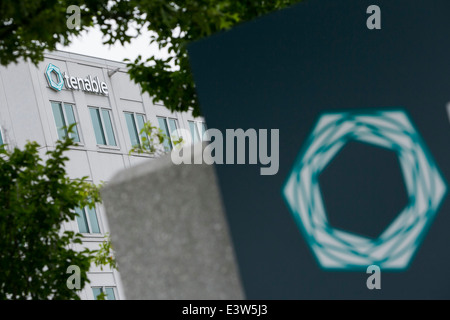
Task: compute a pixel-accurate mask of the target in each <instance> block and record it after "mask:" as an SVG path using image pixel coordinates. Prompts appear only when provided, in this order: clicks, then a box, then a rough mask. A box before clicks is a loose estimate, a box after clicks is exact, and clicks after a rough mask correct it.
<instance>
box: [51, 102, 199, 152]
mask: <svg viewBox="0 0 450 320" xmlns="http://www.w3.org/2000/svg"><path fill="white" fill-rule="evenodd" d="M51 105H52V110H53V116H54V118H55V123H56V128H57V131H58V138H59V139H63V138H65V137H66V136H67V134H68V132H67V128H68V127H69V126H70V125H73V129H72V132H71V133H70V137H71V138H73V139H74V141H75V142H81V138H80V133H79V129H78V127H77V125H76V123H77V120H76V116H75V110H74V105H72V104H69V103H61V102H52V103H51ZM89 113H90V116H91V120H92V125H93V128H94V133H95V139H96V141H97V144H98V145H105V146H117V141H116V137H115V134H114V128H113V123H112V118H111V110H109V109H105V108H98V107H89ZM124 116H125V122H126V124H127V128H128V133H129V136H130V141H131V145H132V146H136V145H140V144H141V143H142V138H143V136H142V135H141V134H140V132H141V130H142V128H143V127H144V123H145V116H144V115H143V114H139V113H133V112H124ZM157 119H158V125H159V127H160V128H161V130H162V131H163V133H164V134H165V135H166V136H167V137H168V138H169V139H168V140H165V141H164V148H165V150H166V151H170V150H172V149H173V146H174V140H175V139H178V136H176V135H175V136H172V135H171V134H170V133H171V132H174V131H175V130H177V129H178V128H179V127H178V121H177V120H176V119H172V118H166V117H157ZM188 122H189V129H190V132H191V136H192V140H193V142H194V143H196V142H199V141H202V137H203V133H204V132H205V131H206V125H205V123H204V122H200V121H188Z"/></svg>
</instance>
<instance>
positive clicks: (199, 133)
mask: <svg viewBox="0 0 450 320" xmlns="http://www.w3.org/2000/svg"><path fill="white" fill-rule="evenodd" d="M187 122H188V126H189V132H190V131H191V127H190V125H189V123H190V122H192V123H193V124H194V126H195V129H196V130H197V134H198V137H199V139H200V141H199V142H202V143H203V142H204V140H203V134H202V133H201V128H200V126H201V125H202V124H204V125H205V129H206V130H205V132H206V131H207V130H208V127H207V126H206V122H205V121H201V120H188V121H187ZM191 135H192V133H191ZM191 140H192V144H194V137H191Z"/></svg>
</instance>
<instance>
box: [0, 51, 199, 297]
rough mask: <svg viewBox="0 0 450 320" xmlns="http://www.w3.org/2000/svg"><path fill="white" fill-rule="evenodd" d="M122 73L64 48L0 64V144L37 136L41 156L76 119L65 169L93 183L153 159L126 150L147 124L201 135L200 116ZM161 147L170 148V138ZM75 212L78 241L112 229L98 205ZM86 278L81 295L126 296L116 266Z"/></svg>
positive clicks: (98, 238)
mask: <svg viewBox="0 0 450 320" xmlns="http://www.w3.org/2000/svg"><path fill="white" fill-rule="evenodd" d="M126 72H127V69H126V65H125V64H124V63H121V62H116V61H110V60H104V59H100V58H94V57H89V56H85V55H79V54H72V53H68V52H62V51H57V52H52V53H48V54H46V55H45V59H44V61H43V62H41V63H40V64H39V65H38V66H34V65H33V64H32V63H25V62H21V63H18V64H11V65H9V66H8V67H1V68H0V130H1V131H0V133H1V136H0V143H6V144H8V145H9V146H10V147H14V146H17V147H19V148H21V147H23V146H24V145H25V143H26V142H27V141H28V140H29V141H36V142H38V143H39V145H40V146H41V147H42V149H41V152H42V155H44V154H45V152H46V151H48V150H51V149H53V148H54V147H55V143H56V141H57V140H58V139H61V138H63V137H64V136H65V135H66V134H67V132H66V131H65V129H64V127H65V126H68V125H70V124H72V123H76V126H75V128H74V132H73V134H72V137H73V138H74V139H75V141H77V142H78V145H77V146H75V147H72V148H71V150H70V151H69V152H68V153H67V156H68V157H69V159H70V160H69V162H68V163H67V166H66V169H67V172H68V174H69V176H70V177H71V178H74V179H75V178H81V177H84V176H87V177H89V181H92V182H93V183H95V184H98V183H101V182H106V183H107V182H108V181H109V180H110V179H111V178H112V176H113V175H114V174H115V173H117V171H119V170H122V169H125V168H128V167H131V166H133V165H135V164H137V163H140V162H142V161H149V160H150V161H151V158H152V156H150V155H138V154H131V155H130V154H129V151H130V149H131V148H132V146H133V145H135V144H136V143H139V139H140V138H139V133H138V132H139V129H140V128H141V127H142V125H143V123H144V122H145V121H150V122H151V123H152V124H153V125H156V126H158V127H160V128H161V129H163V131H164V132H165V133H166V134H167V135H168V136H170V134H169V132H172V131H173V130H174V129H185V130H189V131H190V132H191V134H192V136H193V139H194V142H195V141H196V140H198V139H200V137H201V136H202V132H203V131H204V130H205V129H206V126H205V124H204V121H203V120H202V119H200V118H193V117H192V115H191V114H190V113H189V112H183V113H180V112H175V113H174V112H171V111H169V110H168V109H167V108H165V107H164V106H163V105H158V104H154V103H152V100H151V98H150V96H149V95H148V94H146V93H142V91H141V89H140V87H139V86H138V85H136V84H134V83H133V82H132V81H131V80H130V78H129V76H128V74H127V73H126ZM165 147H166V148H168V149H170V148H171V147H173V146H172V142H170V141H168V142H166V145H165ZM149 192H151V189H150V188H149ZM78 213H79V218H78V219H77V220H76V221H72V222H70V223H67V224H66V225H64V226H63V228H65V229H66V230H74V231H79V232H81V233H82V234H83V236H84V243H83V246H85V247H88V248H92V249H96V248H97V247H98V246H99V244H100V243H102V242H103V241H104V239H105V234H106V233H107V232H109V227H108V220H107V216H106V214H105V212H104V209H103V207H102V206H101V205H99V206H97V207H96V209H95V210H89V209H88V208H84V209H80V210H79V212H78ZM137 245H139V244H137ZM68 276H69V275H68ZM89 279H90V281H91V283H90V284H88V285H87V286H86V287H85V289H84V290H83V291H82V292H81V298H82V299H88V300H92V299H95V297H96V295H98V294H99V293H100V292H104V293H105V294H106V295H107V298H108V299H116V300H119V299H125V294H124V292H123V288H122V285H121V282H120V277H119V273H118V272H117V270H111V269H109V268H108V267H106V268H103V270H101V269H100V268H96V267H92V268H91V270H90V272H89ZM129 289H131V288H129Z"/></svg>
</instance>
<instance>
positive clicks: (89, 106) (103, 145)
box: [88, 105, 120, 150]
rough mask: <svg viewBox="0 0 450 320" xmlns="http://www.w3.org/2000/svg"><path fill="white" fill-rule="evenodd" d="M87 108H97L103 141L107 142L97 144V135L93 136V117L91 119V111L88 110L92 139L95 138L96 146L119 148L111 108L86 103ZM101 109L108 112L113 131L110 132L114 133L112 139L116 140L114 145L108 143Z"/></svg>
mask: <svg viewBox="0 0 450 320" xmlns="http://www.w3.org/2000/svg"><path fill="white" fill-rule="evenodd" d="M88 109H98V110H99V117H100V124H101V125H102V129H103V135H104V137H105V141H106V143H107V144H99V143H98V142H97V137H96V136H95V127H94V122H93V121H94V119H92V115H91V111H90V110H89V117H90V118H91V123H92V128H93V129H94V139H95V144H96V146H97V147H98V148H104V149H114V150H120V145H119V139H118V135H117V134H116V132H117V128H116V125H115V123H114V116H113V112H112V108H111V107H97V106H93V105H88ZM102 110H107V111H108V112H109V118H110V120H111V128H112V131H113V132H112V134H113V135H114V140H115V141H116V145H111V144H109V143H110V141H109V138H108V135H107V134H106V131H105V122H104V120H103V114H102V112H101V111H102Z"/></svg>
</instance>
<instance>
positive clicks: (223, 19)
mask: <svg viewBox="0 0 450 320" xmlns="http://www.w3.org/2000/svg"><path fill="white" fill-rule="evenodd" d="M299 1H300V0H239V1H236V0H172V1H170V0H169V1H167V0H119V1H109V0H2V2H1V4H0V64H2V65H7V64H8V63H10V62H15V61H17V60H18V59H19V58H29V59H31V61H33V62H34V63H37V62H39V61H41V60H42V59H43V52H44V50H46V49H47V50H55V48H56V44H58V43H61V44H65V45H66V44H68V43H69V37H70V36H71V35H78V34H80V32H81V31H82V30H85V29H88V28H90V27H92V26H93V25H94V24H96V25H99V26H100V29H101V31H102V32H103V34H104V36H105V44H113V43H116V42H117V41H118V42H120V43H121V44H125V43H127V42H129V41H130V40H131V39H132V38H133V37H134V36H132V35H130V34H129V33H127V32H128V31H129V29H130V27H135V28H136V29H137V31H138V34H139V33H140V32H141V31H142V30H150V31H152V32H154V36H152V37H151V39H149V43H157V44H158V45H159V48H166V49H167V50H168V52H169V53H170V54H171V57H169V58H155V57H151V58H150V59H147V60H145V61H144V60H142V58H141V57H138V58H137V59H136V60H135V61H129V63H128V67H129V74H130V77H131V79H133V80H134V81H135V82H136V83H138V84H140V85H141V87H142V89H143V91H144V92H148V93H149V94H150V96H152V97H154V98H153V99H154V102H156V101H159V102H162V103H164V105H165V106H166V107H167V108H169V109H171V110H172V111H187V110H189V109H190V108H192V112H193V115H194V116H198V115H200V109H199V106H198V100H197V96H196V93H195V87H194V81H193V78H192V73H191V71H190V68H189V61H188V56H187V51H186V45H187V44H188V43H189V42H191V41H196V40H198V39H201V38H203V37H205V36H208V35H210V34H213V33H216V32H219V31H222V30H227V29H229V28H231V27H232V26H234V25H236V24H237V23H240V22H243V21H248V20H251V19H254V18H256V17H258V16H260V15H263V14H266V13H268V12H271V11H274V10H278V9H281V8H284V7H286V6H289V5H292V4H294V3H296V2H299ZM70 5H77V6H79V8H80V13H81V20H80V26H79V27H77V28H73V29H70V28H68V27H67V25H66V22H67V18H68V16H69V14H67V13H66V9H67V8H68V7H69V6H70Z"/></svg>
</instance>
